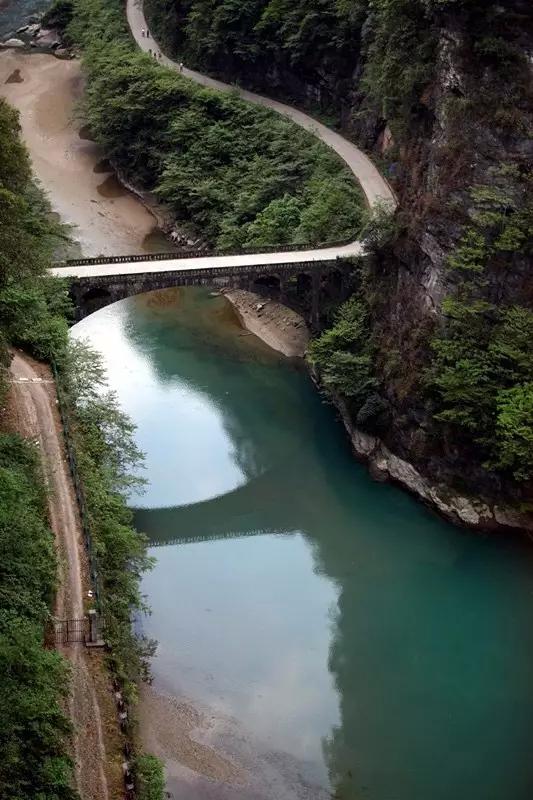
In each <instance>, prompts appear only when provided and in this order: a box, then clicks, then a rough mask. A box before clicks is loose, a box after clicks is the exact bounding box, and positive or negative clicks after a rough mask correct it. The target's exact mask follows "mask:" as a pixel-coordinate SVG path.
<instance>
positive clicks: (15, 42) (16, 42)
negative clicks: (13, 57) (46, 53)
mask: <svg viewBox="0 0 533 800" xmlns="http://www.w3.org/2000/svg"><path fill="white" fill-rule="evenodd" d="M2 47H24V42H23V41H22V39H8V40H7V42H3V43H2Z"/></svg>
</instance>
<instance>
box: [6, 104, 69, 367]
mask: <svg viewBox="0 0 533 800" xmlns="http://www.w3.org/2000/svg"><path fill="white" fill-rule="evenodd" d="M19 132H20V128H19V123H18V115H17V113H16V111H14V109H12V108H11V107H10V106H9V105H8V104H7V103H6V102H5V101H4V100H2V99H0V140H1V142H2V148H1V152H0V326H1V328H2V330H3V335H4V337H5V338H6V339H7V340H9V341H11V342H12V343H14V344H17V345H21V346H26V347H28V348H29V349H30V350H32V351H33V352H34V353H35V355H37V356H38V357H40V358H48V357H50V356H52V355H56V356H57V355H60V354H61V352H62V351H63V349H64V347H65V344H66V340H67V322H66V315H67V313H68V310H69V301H68V297H67V290H66V287H65V286H64V285H63V283H62V282H61V281H59V280H57V279H53V278H50V277H48V276H47V275H46V268H47V267H48V266H49V263H50V259H51V258H52V255H53V252H54V249H55V247H57V246H58V244H59V243H60V242H61V241H63V240H64V238H65V234H64V233H63V231H62V229H61V228H60V227H59V226H58V225H57V223H55V222H53V221H52V220H51V215H50V208H49V206H48V203H47V202H46V200H45V198H44V196H43V194H42V192H40V190H39V189H38V188H37V187H36V186H35V184H34V183H33V181H32V177H31V170H30V162H29V157H28V153H27V151H26V148H25V147H24V145H23V144H22V143H21V141H20V138H19Z"/></svg>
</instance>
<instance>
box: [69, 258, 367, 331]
mask: <svg viewBox="0 0 533 800" xmlns="http://www.w3.org/2000/svg"><path fill="white" fill-rule="evenodd" d="M142 258H146V266H147V267H150V268H151V269H150V268H147V269H146V271H144V272H141V271H139V272H137V271H136V272H129V271H122V270H121V264H122V262H121V261H119V262H118V264H113V265H112V268H110V270H109V273H108V274H98V273H96V272H95V274H94V275H92V274H91V272H90V259H86V260H85V261H86V262H89V263H88V264H87V269H86V270H84V271H83V273H82V274H81V275H79V276H77V275H74V276H71V277H70V294H71V297H72V300H73V303H74V308H75V322H79V321H80V320H82V319H84V318H85V317H87V316H89V314H92V313H93V312H94V311H98V310H99V309H101V308H104V307H105V306H107V305H111V303H115V302H117V301H118V300H123V299H124V298H126V297H132V296H134V295H138V294H145V293H146V292H151V291H154V290H156V289H170V288H174V287H177V286H205V287H209V288H212V289H215V290H216V289H224V288H231V289H247V290H249V291H252V292H258V293H259V294H263V295H266V296H268V297H271V298H272V299H275V300H278V301H280V302H282V303H285V304H287V305H289V306H291V307H293V308H296V309H297V310H298V311H300V312H302V313H304V314H305V315H306V316H308V317H309V319H310V322H311V325H312V327H314V328H318V327H319V320H320V308H321V303H322V302H323V296H324V292H323V285H324V281H325V282H326V284H327V283H328V281H329V278H328V275H330V273H333V274H335V275H344V276H346V275H348V274H349V273H350V272H351V271H352V269H353V265H352V262H351V261H350V260H348V259H345V260H337V261H325V262H317V261H313V262H310V263H309V264H302V263H301V262H296V263H292V262H289V263H287V264H276V265H275V266H273V265H272V264H256V265H254V264H251V265H246V266H239V265H234V266H231V265H228V266H227V267H225V268H223V269H222V268H220V267H217V268H212V269H209V268H201V269H191V268H190V267H187V268H184V269H180V268H179V265H180V262H179V260H178V261H174V259H173V257H172V256H169V260H170V259H172V261H173V265H174V264H176V267H177V268H176V269H168V268H167V269H165V268H164V266H163V264H162V265H161V268H160V269H157V266H158V264H159V263H161V261H162V259H161V258H160V257H155V258H154V259H153V261H155V262H157V263H153V264H152V263H151V259H150V256H147V257H142ZM138 260H140V258H139V259H138ZM149 262H150V263H149ZM144 263H145V262H143V265H144ZM338 280H340V278H339V279H338Z"/></svg>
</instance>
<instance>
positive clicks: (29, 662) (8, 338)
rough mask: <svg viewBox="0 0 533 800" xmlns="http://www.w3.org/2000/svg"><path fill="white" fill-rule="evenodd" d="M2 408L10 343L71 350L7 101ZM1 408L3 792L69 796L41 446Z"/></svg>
mask: <svg viewBox="0 0 533 800" xmlns="http://www.w3.org/2000/svg"><path fill="white" fill-rule="evenodd" d="M0 141H1V142H2V148H1V149H0V337H1V338H0V347H1V360H2V369H1V370H0V393H1V397H0V407H1V408H2V409H4V406H5V403H6V399H7V392H8V382H7V375H6V373H5V367H6V366H7V364H8V363H9V353H8V350H7V346H8V344H17V345H21V346H24V347H25V348H26V349H28V350H30V351H31V352H32V353H34V354H35V355H37V356H38V357H41V358H49V357H51V356H53V355H59V354H60V353H62V352H64V351H65V348H66V344H67V320H66V316H65V312H66V309H67V307H68V301H67V297H66V292H65V289H64V287H63V286H62V284H61V282H59V281H55V280H52V279H50V278H47V277H46V276H45V272H44V271H45V268H46V266H47V264H48V263H49V258H50V257H51V254H52V252H53V249H54V246H55V245H57V244H58V242H59V241H60V239H61V237H62V231H61V230H60V229H59V228H58V227H57V226H56V225H55V223H53V222H51V221H50V215H49V209H48V207H47V204H46V202H45V200H44V198H43V196H42V194H41V193H40V191H39V189H38V188H37V187H36V186H35V184H34V183H33V181H32V178H31V170H30V163H29V158H28V155H27V152H26V150H25V148H24V147H23V145H22V144H21V142H20V138H19V126H18V119H17V115H16V113H15V111H14V110H13V109H11V108H10V107H9V106H8V105H7V104H6V103H5V102H4V101H1V100H0ZM5 422H6V421H5V418H4V414H3V413H0V425H1V428H2V429H3V430H2V432H1V433H0V544H1V550H2V557H1V559H0V571H1V576H0V662H1V674H2V702H1V704H0V794H1V795H2V797H6V798H7V797H9V798H15V797H16V798H20V800H34V798H35V797H42V798H57V799H58V800H60V799H63V798H64V800H71V799H72V798H74V797H75V796H76V795H75V793H74V792H73V791H72V789H71V779H72V771H71V763H70V759H69V757H68V755H67V753H68V735H69V730H70V725H69V721H68V720H67V718H66V717H65V715H64V713H63V699H64V698H65V695H66V693H67V692H68V665H67V662H66V661H64V659H63V658H62V657H61V656H60V655H59V654H58V653H55V652H52V651H50V650H47V649H46V648H45V647H44V636H45V628H46V626H47V624H48V623H49V620H50V614H51V605H52V601H53V596H54V590H55V586H56V580H57V578H56V566H57V565H56V555H55V549H54V543H53V535H52V532H51V530H50V528H49V526H48V519H47V499H46V491H45V487H44V482H43V476H42V473H41V466H40V459H39V453H38V450H36V448H35V447H34V445H33V444H32V443H30V442H28V441H26V440H24V439H22V438H21V437H20V436H18V435H17V434H13V433H11V432H8V431H6V430H5Z"/></svg>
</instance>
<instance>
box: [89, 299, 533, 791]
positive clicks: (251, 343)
mask: <svg viewBox="0 0 533 800" xmlns="http://www.w3.org/2000/svg"><path fill="white" fill-rule="evenodd" d="M74 335H75V336H82V337H85V338H87V339H88V340H89V341H90V342H92V344H93V345H94V346H95V347H96V348H97V349H98V350H99V351H100V352H101V353H102V355H103V357H104V360H105V364H106V366H107V368H108V371H109V378H110V383H111V387H112V388H113V389H114V390H115V391H116V392H117V394H118V396H119V399H120V402H121V404H122V406H123V408H124V410H125V411H126V412H127V413H128V414H129V415H130V416H131V417H132V418H133V420H134V422H135V423H136V424H137V426H138V429H137V439H138V443H139V445H140V446H141V448H142V449H143V450H144V451H145V452H146V470H145V473H146V477H147V478H148V480H149V481H150V485H149V487H148V489H147V491H146V493H145V494H144V495H142V496H140V497H137V498H132V504H133V505H134V506H135V507H136V512H135V513H136V524H137V525H138V527H139V529H142V530H143V531H145V532H146V534H147V535H148V537H149V539H150V541H151V543H152V545H153V547H151V553H152V555H153V556H155V558H156V564H155V567H154V569H153V571H152V572H150V573H149V574H147V575H146V577H145V579H144V583H143V590H144V592H145V594H146V596H147V600H148V603H149V605H150V606H151V608H152V614H151V615H150V616H146V617H143V618H142V619H140V620H139V622H138V624H139V627H140V628H141V629H142V630H143V631H144V632H145V633H146V634H147V635H148V636H150V637H153V638H155V639H157V640H158V642H159V649H158V653H157V656H156V657H155V659H154V662H153V675H154V681H153V686H152V687H151V688H150V689H148V690H147V692H148V693H150V694H151V696H152V699H151V700H150V701H149V702H148V701H147V702H148V706H147V710H146V714H147V715H148V716H150V714H151V715H152V718H151V719H149V720H148V721H147V722H144V723H143V725H144V726H146V727H148V728H149V729H150V730H149V732H148V734H147V735H148V736H150V737H151V739H152V740H153V741H154V742H155V743H156V749H158V750H159V751H160V752H161V754H162V755H163V756H164V757H165V759H166V760H167V764H168V789H169V791H170V792H171V795H172V796H173V797H175V798H176V800H197V798H228V799H229V798H231V800H234V799H237V798H238V799H239V800H241V798H242V799H243V800H244V799H246V800H251V799H252V798H254V799H257V800H259V799H261V800H285V799H286V798H287V799H288V800H299V799H300V798H317V799H319V800H322V799H324V800H325V799H326V798H337V800H530V798H531V797H532V796H533V794H532V791H533V759H532V758H531V752H532V749H531V747H532V743H533V550H532V549H530V547H529V546H527V545H526V544H525V543H524V542H521V541H518V540H510V539H505V538H503V537H501V538H492V537H483V536H480V535H476V534H473V533H469V532H465V531H463V530H460V529H457V528H455V527H453V526H451V525H448V524H446V523H445V522H443V521H441V520H439V519H437V518H436V517H435V516H433V515H432V514H431V513H430V512H429V511H427V510H426V509H425V508H423V507H422V506H421V505H419V504H418V503H417V502H416V501H415V500H413V499H412V498H410V497H408V496H407V495H406V494H404V493H403V492H401V491H400V490H398V489H396V488H393V487H391V486H388V485H382V484H378V483H375V482H373V481H372V480H371V479H370V477H369V476H368V474H367V472H366V471H365V469H364V468H363V467H362V466H360V465H359V464H357V462H356V461H355V460H354V459H353V457H352V455H351V452H350V447H349V443H348V441H347V438H346V436H345V434H344V431H343V429H342V427H341V425H340V424H339V422H338V421H337V419H336V415H335V413H334V411H333V409H332V408H331V407H330V406H328V405H327V404H325V403H324V402H323V400H322V399H321V397H320V396H319V394H318V393H317V392H316V391H315V390H314V388H313V386H312V384H311V382H310V380H309V378H308V376H307V374H306V372H305V370H304V369H303V368H302V365H301V364H299V363H298V362H296V363H295V362H291V361H289V360H287V359H284V358H283V357H281V356H279V355H278V354H276V353H274V352H273V351H271V350H270V349H268V348H267V347H266V346H265V345H263V344H262V343H261V342H259V341H258V340H257V339H256V338H255V337H254V336H251V335H248V334H246V333H245V332H243V331H242V329H241V327H240V325H239V323H238V322H237V320H236V318H235V316H234V314H233V312H232V310H231V308H230V307H229V305H228V303H227V301H226V300H225V299H223V298H220V297H217V298H215V297H211V296H210V295H209V293H208V292H205V291H201V290H193V289H188V290H181V291H175V292H173V291H171V292H167V293H156V294H155V295H146V296H143V297H139V298H132V299H129V300H125V301H122V302H120V303H116V304H115V305H113V306H110V307H109V308H107V309H103V310H102V311H99V312H97V313H96V314H93V315H92V316H90V317H89V318H88V319H86V320H85V321H83V322H82V323H80V324H79V325H78V326H76V327H75V328H74ZM154 696H155V697H156V699H157V702H156V703H155V705H154V702H155V701H154V699H153V698H154ZM143 702H144V701H143ZM150 703H152V705H150ZM154 708H155V709H156V712H154V711H153V709H154ZM150 709H152V711H150ZM157 709H159V710H157ZM165 709H166V710H165ZM143 713H145V712H144V711H143ZM154 714H155V715H154ZM182 751H183V756H182ZM202 764H205V769H204V768H202Z"/></svg>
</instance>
